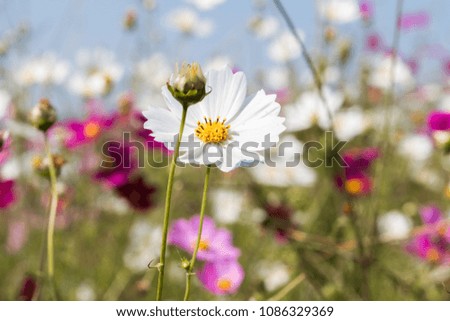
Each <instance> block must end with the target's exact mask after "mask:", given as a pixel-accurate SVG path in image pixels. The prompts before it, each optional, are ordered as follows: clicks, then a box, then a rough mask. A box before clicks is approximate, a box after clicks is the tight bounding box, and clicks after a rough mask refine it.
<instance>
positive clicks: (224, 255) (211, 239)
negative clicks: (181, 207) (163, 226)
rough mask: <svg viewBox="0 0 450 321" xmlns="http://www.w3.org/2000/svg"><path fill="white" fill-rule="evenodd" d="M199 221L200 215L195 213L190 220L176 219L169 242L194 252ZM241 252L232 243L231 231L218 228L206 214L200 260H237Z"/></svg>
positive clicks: (170, 232) (198, 256)
mask: <svg viewBox="0 0 450 321" xmlns="http://www.w3.org/2000/svg"><path fill="white" fill-rule="evenodd" d="M199 222H200V216H199V215H195V216H193V217H192V218H191V219H189V220H186V219H179V220H176V221H175V222H174V224H173V225H172V227H171V229H170V231H169V236H168V243H169V244H171V245H175V246H177V247H179V248H181V249H183V250H185V251H186V252H188V253H193V252H194V247H195V245H196V242H197V234H198V227H199ZM240 254H241V253H240V250H239V249H238V248H236V247H234V246H233V244H232V235H231V233H230V232H229V231H228V230H226V229H224V228H217V227H216V225H215V223H214V221H213V220H212V219H211V218H210V217H207V216H205V218H204V221H203V229H202V237H201V241H200V247H199V250H198V253H197V258H198V259H199V260H200V261H208V262H219V261H224V260H235V259H237V258H238V257H239V255H240Z"/></svg>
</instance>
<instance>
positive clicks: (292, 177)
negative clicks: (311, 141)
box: [250, 136, 317, 187]
mask: <svg viewBox="0 0 450 321" xmlns="http://www.w3.org/2000/svg"><path fill="white" fill-rule="evenodd" d="M302 151H303V143H302V142H300V141H298V140H297V139H296V138H295V137H294V136H285V137H283V139H282V140H281V141H280V143H279V144H278V146H277V147H276V148H274V149H273V150H272V151H271V156H270V160H271V162H272V163H271V164H269V162H268V161H266V164H259V165H258V166H255V167H253V168H250V173H251V174H252V176H253V178H254V179H255V180H256V182H258V183H259V184H262V185H269V186H279V187H285V186H304V187H310V186H312V185H314V183H315V182H316V177H317V175H316V172H315V171H314V170H313V169H312V168H310V167H308V166H306V165H305V164H304V163H303V162H302V161H301V159H300V156H301V154H302ZM294 164H295V165H294Z"/></svg>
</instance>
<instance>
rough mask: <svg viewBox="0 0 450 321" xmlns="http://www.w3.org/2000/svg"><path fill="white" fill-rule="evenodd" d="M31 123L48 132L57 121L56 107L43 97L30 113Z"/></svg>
mask: <svg viewBox="0 0 450 321" xmlns="http://www.w3.org/2000/svg"><path fill="white" fill-rule="evenodd" d="M30 122H31V124H32V125H33V126H34V127H36V128H37V129H39V130H40V131H43V132H46V131H47V130H48V129H49V128H50V127H52V125H53V124H54V123H55V122H56V111H55V108H53V106H52V105H51V104H50V101H49V100H48V99H46V98H42V99H41V100H40V101H39V102H38V103H37V104H36V106H34V107H33V109H32V110H31V113H30Z"/></svg>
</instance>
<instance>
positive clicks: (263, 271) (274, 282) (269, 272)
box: [256, 261, 290, 292]
mask: <svg viewBox="0 0 450 321" xmlns="http://www.w3.org/2000/svg"><path fill="white" fill-rule="evenodd" d="M256 273H257V275H258V277H259V278H260V279H262V280H263V282H264V287H265V288H266V290H267V291H269V292H272V291H275V290H276V289H278V288H280V287H282V286H283V285H285V284H286V283H287V282H288V281H289V275H290V273H289V268H288V267H287V266H286V264H284V263H282V262H268V261H263V262H260V264H258V269H257V271H256Z"/></svg>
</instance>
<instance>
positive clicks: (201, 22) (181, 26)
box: [167, 8, 214, 37]
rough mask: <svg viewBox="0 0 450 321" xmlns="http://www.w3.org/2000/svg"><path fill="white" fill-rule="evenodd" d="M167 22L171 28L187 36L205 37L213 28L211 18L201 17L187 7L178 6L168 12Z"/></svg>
mask: <svg viewBox="0 0 450 321" xmlns="http://www.w3.org/2000/svg"><path fill="white" fill-rule="evenodd" d="M167 23H168V25H169V26H170V27H172V28H173V29H176V30H178V31H179V32H181V33H183V34H185V35H188V36H198V37H207V36H209V35H210V34H211V33H212V31H213V29H214V23H213V22H212V20H210V19H201V18H200V17H199V16H198V14H197V12H195V11H194V10H191V9H189V8H179V9H175V10H174V11H172V12H170V13H169V15H168V16H167Z"/></svg>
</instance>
